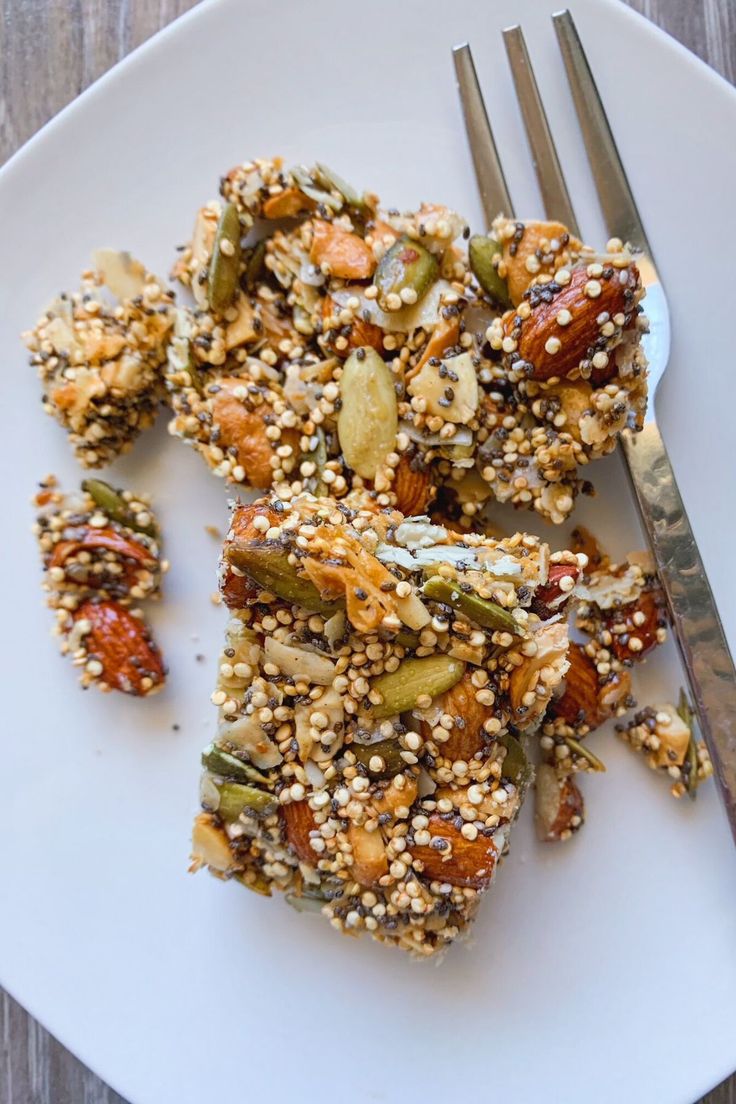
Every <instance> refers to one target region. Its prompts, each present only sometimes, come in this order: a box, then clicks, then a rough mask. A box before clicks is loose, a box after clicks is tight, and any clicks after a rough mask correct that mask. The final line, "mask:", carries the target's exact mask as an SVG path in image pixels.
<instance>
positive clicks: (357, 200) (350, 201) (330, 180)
mask: <svg viewBox="0 0 736 1104" xmlns="http://www.w3.org/2000/svg"><path fill="white" fill-rule="evenodd" d="M315 167H316V169H317V172H318V174H319V177H320V183H322V184H324V185H326V187H328V188H334V189H335V191H337V192H339V193H340V195H341V196H342V198H343V199H344V200H345V202H346V203H347V205H348V206H349V207H354V208H355V209H356V210H357V211H363V210H365V206H366V203H365V200H364V199H363V197H362V196H360V195H358V193H357V192H356V190H355V188H354V187H353V186H352V184H348V182H347V180H343V178H342V177H341V176H338V174H337V173H336V172H335V171H334V169H331V168H330V167H329V166H328V165H323V164H322V162H321V161H318V162H317V164H316V166H315Z"/></svg>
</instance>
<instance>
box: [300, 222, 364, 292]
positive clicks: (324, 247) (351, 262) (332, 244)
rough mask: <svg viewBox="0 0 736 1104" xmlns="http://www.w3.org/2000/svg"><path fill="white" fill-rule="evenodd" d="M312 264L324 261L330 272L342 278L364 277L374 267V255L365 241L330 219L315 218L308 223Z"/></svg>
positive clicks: (354, 278)
mask: <svg viewBox="0 0 736 1104" xmlns="http://www.w3.org/2000/svg"><path fill="white" fill-rule="evenodd" d="M309 259H310V261H311V262H312V264H315V265H323V264H327V265H329V268H330V275H331V276H336V277H338V278H339V279H342V280H367V279H368V278H369V277H370V276H372V275H373V272H374V271H375V268H376V258H375V257H374V256H373V250H372V249H371V247H370V246H369V245H366V243H365V242H364V241H363V239H362V238H359V237H358V235H357V234H351V233H350V232H349V231H347V230H343V229H342V227H340V226H336V225H335V223H334V222H325V221H323V220H322V219H316V220H315V222H314V224H313V227H312V246H311V249H310V251H309Z"/></svg>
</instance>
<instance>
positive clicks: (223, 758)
mask: <svg viewBox="0 0 736 1104" xmlns="http://www.w3.org/2000/svg"><path fill="white" fill-rule="evenodd" d="M202 766H203V767H206V768H207V770H208V771H211V773H212V774H217V775H219V776H220V777H221V778H226V779H227V780H228V781H230V782H256V783H260V784H261V785H265V786H267V785H268V784H269V782H270V778H269V777H268V775H267V774H261V772H260V771H259V770H256V768H255V767H254V766H253V765H252V764H251V763H244V762H243V760H242V759H239V758H238V757H237V755H231V754H230V753H229V752H228V751H223V750H222V748H219V747H218V746H217V744H210V745H209V747H206V748H205V749H204V751H203V752H202Z"/></svg>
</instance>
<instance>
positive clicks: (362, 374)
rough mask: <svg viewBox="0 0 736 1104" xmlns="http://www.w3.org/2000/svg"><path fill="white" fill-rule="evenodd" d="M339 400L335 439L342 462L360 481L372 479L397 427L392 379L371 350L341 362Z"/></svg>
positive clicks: (389, 372) (396, 407)
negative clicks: (340, 452)
mask: <svg viewBox="0 0 736 1104" xmlns="http://www.w3.org/2000/svg"><path fill="white" fill-rule="evenodd" d="M340 399H341V407H340V413H339V414H338V417H337V436H338V439H339V441H340V448H341V449H342V452H343V455H344V457H345V461H346V463H347V464H348V465H349V466H350V467H351V468H352V469H353V471H356V472H357V473H358V475H360V476H361V477H362V478H363V479H371V480H372V479H375V477H376V472H377V471H378V469H379V468H380V466H381V465H382V464H383V463H384V462H385V460H386V457H387V456H388V454H389V453H390V452H392V451H393V449H394V446H395V443H396V433H397V430H398V426H399V413H398V405H397V402H396V392H395V390H394V381H393V376H392V375H391V371H390V369H389V368H388V366H387V365H386V364H385V363H384V362H383V360H381V358H380V356H379V355H378V353H377V352H376V350H375V349H370V348H364V349H356V350H355V352H354V353H351V354H350V356H349V357H348V359H347V360H346V361H345V364H344V366H343V370H342V376H341V378H340Z"/></svg>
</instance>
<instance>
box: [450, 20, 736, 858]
mask: <svg viewBox="0 0 736 1104" xmlns="http://www.w3.org/2000/svg"><path fill="white" fill-rule="evenodd" d="M552 21H553V23H554V26H555V30H556V32H557V37H558V41H559V45H560V49H561V51H562V56H563V60H564V62H565V68H566V70H567V76H568V81H569V84H570V89H571V91H572V96H573V101H574V103H575V108H576V110H577V115H578V121H579V123H580V129H581V131H582V134H583V139H584V141H585V146H586V150H587V153H588V159H589V161H590V166H591V169H592V173H593V177H594V180H595V184H596V187H597V190H598V198H599V201H600V206H601V210H602V212H603V217H604V220H605V223H606V228H607V230H608V234H609V237H616V238H620V239H621V240H622V241H624V242H628V243H630V245H631V246H632V247H634V248H635V249H636V250H637V251H640V252H639V255H638V256H637V265H638V266H639V270H640V272H641V276H642V282H643V283H644V285H645V287H646V292H647V294H646V299H645V310H646V314H647V317H648V319H649V323H650V332H649V335H648V336H647V337H646V338H645V342H646V345H645V348H646V353H647V357H648V359H649V388H650V401H649V408H648V411H647V416H646V421H645V424H644V428H643V430H642V431H641V432H639V433H635V432H632V431H631V430H629V429H626V430H624V431H623V433H622V434H621V446H622V453H623V457H624V459H625V461H626V466H627V469H628V473H629V476H630V479H631V485H632V487H633V490H634V494H635V497H636V501H637V504H638V507H639V512H640V515H641V520H642V523H643V525H644V528H645V530H646V532H647V535H648V538H649V542H650V545H651V549H652V552H653V554H654V558H655V561H656V564H657V568H658V571H659V576H660V579H661V582H662V587H663V589H664V592H665V594H666V597H667V603H668V606H669V614H670V620H671V623H672V627H673V629H674V633H675V637H676V640H677V644H678V647H679V650H680V653H681V656H682V660H683V664H684V668H685V673H686V676H687V681H688V684H689V686H690V692H691V696H692V699H693V704H694V707H695V711H696V713H697V716H698V721H699V723H700V728H701V731H702V733H703V737H704V738H705V742H706V745H707V747H708V750H709V752H710V755H711V758H712V760H713V766H714V771H715V775H716V778H717V781H718V785H719V788H720V792H721V796H722V798H723V802H724V805H725V808H726V814H727V816H728V820H729V823H730V825H731V831H732V832H733V835H734V840H736V670H734V665H733V660H732V658H731V654H730V652H729V649H728V644H727V643H726V638H725V635H724V632H723V627H722V625H721V621H720V618H719V616H718V610H717V609H716V606H715V602H714V600H713V594H712V592H711V589H710V585H709V583H708V579H707V577H706V574H705V568H704V566H703V561H702V559H701V557H700V553H699V552H698V547H697V544H696V543H695V537H694V536H693V532H692V529H691V528H690V523H689V521H688V518H687V514H686V513H685V507H684V505H683V502H682V498H681V497H680V492H679V491H678V489H677V483H676V481H675V476H674V473H673V471H672V466H671V464H670V461H669V458H668V456H667V450H666V449H665V446H664V442H663V440H662V437H661V434H660V432H659V429H658V428H657V421H656V416H655V410H654V401H653V400H654V397H655V394H656V390H657V387H658V385H659V383H660V380H661V379H662V376H663V375H664V370H665V368H666V367H667V361H668V360H669V351H670V320H669V310H668V307H667V300H666V297H665V293H664V288H663V287H662V283H661V280H660V278H659V276H658V273H657V269H656V267H655V265H654V258H653V254H652V249H651V247H650V245H649V242H648V240H647V236H646V234H645V232H644V227H643V226H642V222H641V219H640V217H639V212H638V210H637V207H636V202H635V200H634V197H633V195H632V192H631V188H630V187H629V182H628V179H627V177H626V172H625V170H624V167H623V164H622V162H621V158H620V157H619V153H618V150H617V148H616V143H615V141H614V138H613V134H612V133H611V128H610V126H609V123H608V119H607V117H606V113H605V110H604V108H603V104H602V102H601V99H600V96H599V94H598V89H597V88H596V85H595V81H594V79H593V76H592V73H591V71H590V67H589V65H588V62H587V59H586V57H585V53H584V52H583V47H582V45H581V42H580V39H579V37H578V34H577V31H576V29H575V25H574V23H573V20H572V16H571V15H570V13H569V12H568V11H563V12H558V13H557V14H556V15H553V16H552ZM503 34H504V41H505V44H506V50H507V54H508V57H509V62H510V65H511V71H512V74H513V77H514V84H515V86H516V94H517V97H518V100H519V105H520V107H521V113H522V117H523V119H524V125H525V129H526V132H527V139H528V141H529V146H530V149H531V154H532V159H533V161H534V166H535V169H536V172H537V178H538V181H539V185H540V190H541V193H542V199H543V203H544V208H545V212H546V214H547V217H548V218H551V219H559V221H560V222H563V223H565V224H566V225H567V226H569V227H570V229H571V230H572V231H573V232H574V233H576V234H577V233H578V226H577V220H576V218H575V213H574V210H573V207H572V203H571V200H570V196H569V193H568V191H567V186H566V184H565V178H564V176H563V174H562V169H561V167H560V162H559V158H558V156H557V151H556V148H555V144H554V141H553V138H552V134H551V132H550V128H549V125H548V122H547V117H546V114H545V111H544V107H543V104H542V100H541V97H540V94H539V89H538V87H537V83H536V80H535V77H534V72H533V70H532V66H531V62H530V59H529V54H528V52H527V49H526V44H525V42H524V37H523V35H522V31H521V27H518V26H516V27H510V28H509V29H508V30H506V31H504V32H503ZM453 54H454V60H455V70H456V74H457V80H458V86H459V89H460V97H461V100H462V105H463V112H464V116H465V125H466V128H467V132H468V141H469V143H470V149H471V153H472V156H473V162H474V165H475V170H476V176H477V178H478V188H479V191H480V196H481V203H482V206H483V211H484V214H485V217H486V220H487V223H488V225H489V226H490V223H491V221H492V220H493V219H494V218H495V217H496V215H498V214H504V215H507V216H508V217H511V218H513V217H514V211H513V204H512V201H511V197H510V195H509V191H508V187H507V185H506V180H505V177H504V173H503V167H502V164H501V160H500V157H499V155H498V151H497V149H496V144H495V142H494V139H493V134H492V131H491V128H490V125H489V122H488V116H487V114H486V109H485V105H484V103H483V95H482V93H481V90H480V85H479V83H478V78H477V75H476V72H475V66H474V64H473V59H472V55H471V53H470V47H469V46H468V44H467V43H465V44H464V45H462V46H457V47H455V49H454V51H453Z"/></svg>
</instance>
